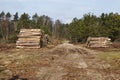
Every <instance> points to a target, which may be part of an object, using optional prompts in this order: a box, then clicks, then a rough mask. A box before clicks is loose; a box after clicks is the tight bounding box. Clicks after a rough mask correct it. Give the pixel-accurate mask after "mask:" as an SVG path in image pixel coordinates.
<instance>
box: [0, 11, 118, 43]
mask: <svg viewBox="0 0 120 80" xmlns="http://www.w3.org/2000/svg"><path fill="white" fill-rule="evenodd" d="M23 28H26V29H37V28H38V29H42V30H44V31H45V33H46V34H49V35H50V36H51V37H52V38H55V39H68V40H70V41H71V42H81V43H84V42H86V40H87V38H88V37H89V36H92V37H99V36H102V37H109V38H111V40H112V41H113V42H120V14H118V13H112V12H111V13H101V15H100V16H96V15H94V14H91V13H87V14H84V15H83V17H82V18H80V19H78V18H74V19H73V20H72V22H71V23H64V22H61V21H60V20H56V21H53V20H52V18H50V17H49V16H46V15H38V14H37V13H35V14H34V15H33V16H29V14H28V13H23V14H21V15H20V16H19V13H18V12H16V13H15V14H11V13H10V12H7V13H5V12H4V11H2V12H1V13H0V43H1V42H2V43H14V42H15V41H16V40H17V35H18V33H19V31H20V29H23Z"/></svg>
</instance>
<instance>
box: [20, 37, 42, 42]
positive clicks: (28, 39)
mask: <svg viewBox="0 0 120 80" xmlns="http://www.w3.org/2000/svg"><path fill="white" fill-rule="evenodd" d="M18 41H40V38H19V39H18Z"/></svg>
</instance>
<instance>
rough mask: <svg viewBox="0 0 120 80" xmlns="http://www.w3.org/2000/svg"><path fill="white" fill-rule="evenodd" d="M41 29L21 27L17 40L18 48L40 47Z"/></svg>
mask: <svg viewBox="0 0 120 80" xmlns="http://www.w3.org/2000/svg"><path fill="white" fill-rule="evenodd" d="M42 35H43V31H42V30H41V29H21V30H20V33H19V35H18V40H17V41H16V47H17V48H40V40H41V37H42Z"/></svg>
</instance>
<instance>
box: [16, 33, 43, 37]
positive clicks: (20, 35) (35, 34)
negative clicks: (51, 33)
mask: <svg viewBox="0 0 120 80" xmlns="http://www.w3.org/2000/svg"><path fill="white" fill-rule="evenodd" d="M41 35H42V34H41V33H32V34H28V33H26V34H19V35H18V37H26V36H41Z"/></svg>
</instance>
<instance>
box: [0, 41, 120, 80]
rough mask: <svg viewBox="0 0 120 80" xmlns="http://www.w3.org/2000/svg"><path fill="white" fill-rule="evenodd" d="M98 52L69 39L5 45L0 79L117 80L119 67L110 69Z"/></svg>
mask: <svg viewBox="0 0 120 80" xmlns="http://www.w3.org/2000/svg"><path fill="white" fill-rule="evenodd" d="M98 53H99V52H97V51H94V50H90V49H86V48H84V47H81V46H78V45H73V44H69V43H64V44H60V45H58V46H56V47H54V48H50V49H49V48H43V49H24V50H23V49H15V48H12V49H11V48H10V49H5V50H2V51H1V52H0V80H8V79H9V80H16V79H19V80H120V69H112V68H111V65H110V64H108V63H106V62H105V61H103V60H101V59H99V57H98V56H97V54H98Z"/></svg>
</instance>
